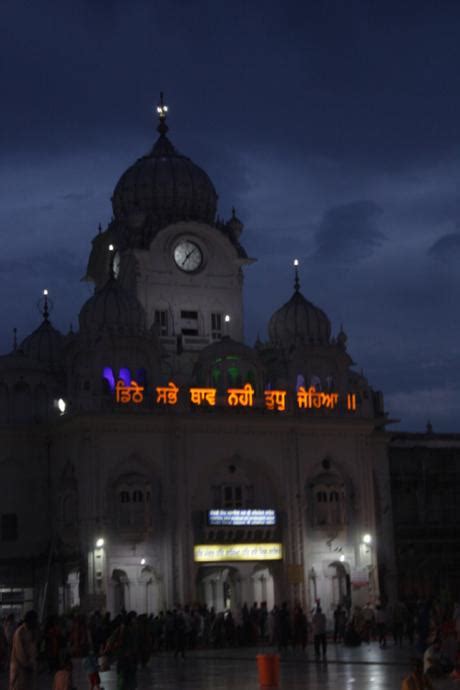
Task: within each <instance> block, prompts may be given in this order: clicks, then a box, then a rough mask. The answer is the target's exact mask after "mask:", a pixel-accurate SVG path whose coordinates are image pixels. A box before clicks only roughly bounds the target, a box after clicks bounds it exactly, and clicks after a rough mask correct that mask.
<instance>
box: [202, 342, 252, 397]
mask: <svg viewBox="0 0 460 690" xmlns="http://www.w3.org/2000/svg"><path fill="white" fill-rule="evenodd" d="M262 369H263V366H262V363H261V361H260V359H259V355H258V353H257V352H256V350H254V349H253V348H252V347H249V346H248V345H245V344H244V343H239V342H237V341H236V340H232V338H230V337H229V336H224V337H223V338H222V340H218V341H216V342H215V343H211V345H208V346H207V347H205V348H204V349H203V350H201V352H200V354H199V356H198V361H197V363H196V365H195V378H196V380H197V382H198V383H199V384H200V385H207V386H215V387H216V388H217V389H218V391H219V392H223V391H225V390H226V388H227V387H232V386H241V385H244V384H245V383H250V384H251V385H252V386H254V388H255V389H256V390H258V389H260V388H261V384H262V379H263V376H262Z"/></svg>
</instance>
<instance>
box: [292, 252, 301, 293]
mask: <svg viewBox="0 0 460 690" xmlns="http://www.w3.org/2000/svg"><path fill="white" fill-rule="evenodd" d="M293 264H294V290H295V291H296V292H299V290H300V280H299V260H298V259H294V262H293Z"/></svg>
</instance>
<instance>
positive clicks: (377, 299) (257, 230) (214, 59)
mask: <svg viewBox="0 0 460 690" xmlns="http://www.w3.org/2000/svg"><path fill="white" fill-rule="evenodd" d="M0 7H1V9H0V51H1V60H0V73H1V80H0V83H1V100H2V106H1V109H0V121H1V138H2V142H1V144H2V154H1V157H0V200H1V203H0V231H1V239H2V254H1V258H0V266H1V273H0V278H1V288H2V289H1V293H0V294H1V296H0V300H1V307H2V331H1V336H0V346H1V350H2V351H8V350H10V349H11V347H12V339H13V338H12V329H13V327H15V326H16V327H17V328H18V331H19V335H18V337H19V339H22V338H24V337H25V336H26V335H27V334H28V333H29V332H30V331H31V330H33V329H34V328H35V327H36V326H37V325H38V324H39V322H40V315H39V313H38V310H37V301H38V299H39V297H40V293H41V290H42V289H43V288H44V287H47V288H48V289H49V290H50V294H51V296H52V299H53V301H54V310H53V313H52V321H53V323H54V325H56V326H57V327H59V328H60V329H61V330H63V331H64V332H67V330H68V328H69V325H70V324H71V323H73V325H74V327H75V326H76V324H77V316H78V311H79V308H80V306H81V304H82V302H83V300H84V299H86V297H87V296H89V294H90V292H91V289H90V287H89V286H88V285H87V284H85V283H81V282H80V278H81V277H82V276H83V274H84V272H85V267H86V260H87V256H88V253H89V249H90V241H91V239H92V238H93V236H94V235H95V234H96V232H97V226H98V224H99V223H102V225H103V226H104V227H105V225H106V224H107V222H108V220H109V219H110V217H111V206H110V197H111V194H112V191H113V188H114V186H115V184H116V182H117V180H118V178H119V177H120V176H121V174H122V172H123V171H124V170H125V169H126V168H127V167H128V166H129V165H130V164H131V163H132V162H134V161H135V160H136V159H137V158H138V157H139V156H141V155H143V154H144V153H146V152H147V151H148V150H149V149H150V147H151V145H152V143H153V141H154V140H155V139H156V136H157V135H156V131H155V127H156V122H155V116H154V110H155V107H156V104H157V101H158V93H159V91H160V90H163V91H164V92H165V101H166V102H167V103H168V105H169V110H170V116H169V119H168V124H169V126H170V132H169V134H170V138H171V140H172V141H173V143H174V144H175V145H176V147H177V148H178V149H179V150H180V151H181V152H182V153H184V154H186V155H188V156H190V157H191V158H192V159H193V160H194V161H195V162H196V163H197V164H198V165H200V166H201V167H203V168H204V169H205V170H206V171H207V172H208V174H209V176H210V177H211V179H212V180H213V182H214V185H215V187H216V189H217V191H218V193H219V214H220V215H221V216H223V217H224V218H228V217H229V216H230V213H231V207H232V205H234V206H235V207H236V211H237V215H238V216H239V217H240V218H241V220H242V221H243V222H244V224H245V229H244V232H243V235H242V242H243V244H244V245H245V247H246V249H247V251H248V253H249V254H250V255H251V256H254V257H256V258H257V259H258V261H257V263H256V264H255V265H253V266H251V267H249V268H248V269H247V271H246V282H245V304H246V337H247V341H248V342H249V343H250V344H252V343H253V342H254V340H255V338H256V336H257V334H258V333H259V334H260V337H261V338H262V339H264V338H266V325H267V322H268V319H269V317H270V315H271V313H272V312H273V311H274V310H275V309H276V308H277V307H279V306H280V305H281V304H283V303H284V302H285V301H286V300H287V299H288V298H289V297H290V295H291V293H292V289H293V275H292V267H291V264H292V259H293V258H294V257H297V258H299V259H300V261H301V288H302V292H303V293H304V295H305V296H306V297H307V298H308V299H310V300H311V301H312V302H314V303H315V304H317V305H318V306H320V307H322V308H323V309H324V310H325V311H326V313H327V314H328V315H329V317H330V319H331V321H332V326H333V332H334V333H336V332H337V331H338V329H339V328H340V324H341V323H343V326H344V329H345V331H346V332H347V334H348V338H349V340H348V346H349V351H350V354H351V355H352V357H353V359H354V361H355V362H356V364H357V368H358V369H361V368H362V369H363V371H364V373H365V375H366V376H367V377H368V378H369V380H370V382H371V384H372V385H373V386H374V387H375V388H377V389H382V390H383V392H384V394H385V399H386V407H387V409H388V411H389V413H390V416H391V417H392V418H401V419H402V423H401V424H400V427H399V428H402V429H405V430H420V431H422V430H423V429H424V427H425V424H426V421H427V420H428V419H430V420H431V422H432V424H433V427H434V430H435V431H457V432H458V431H460V424H459V413H460V390H459V384H460V371H459V367H460V355H459V348H458V341H459V336H460V310H459V309H458V303H459V298H460V275H459V271H458V264H459V259H460V225H459V221H460V185H459V172H460V95H459V94H460V89H459V74H460V39H459V36H460V3H458V2H457V1H452V2H449V1H448V0H443V2H441V3H436V2H432V1H430V2H423V1H420V0H419V1H418V2H405V1H404V0H398V1H397V2H394V3H393V2H390V1H389V0H385V1H381V2H376V1H372V0H363V1H362V2H345V1H344V0H338V1H337V2H332V1H326V0H324V1H321V0H303V1H299V2H288V1H284V2H281V0H279V2H272V1H270V0H257V1H254V2H250V1H249V0H247V2H239V1H238V0H232V2H224V1H223V0H221V1H219V0H209V1H207V2H205V1H204V0H203V1H195V0H172V1H171V0H163V2H155V1H153V0H149V1H148V0H125V1H122V0H120V1H119V2H116V1H115V0H114V1H110V0H86V1H85V0H72V1H71V2H66V1H65V0H64V1H63V0H39V1H38V2H35V3H34V2H31V1H29V2H25V1H24V0H3V1H2V3H1V5H0ZM395 428H398V427H395Z"/></svg>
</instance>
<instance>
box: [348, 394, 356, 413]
mask: <svg viewBox="0 0 460 690" xmlns="http://www.w3.org/2000/svg"><path fill="white" fill-rule="evenodd" d="M347 410H351V411H352V412H354V411H355V410H356V393H347Z"/></svg>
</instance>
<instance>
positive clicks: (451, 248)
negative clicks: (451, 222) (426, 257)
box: [428, 232, 460, 263]
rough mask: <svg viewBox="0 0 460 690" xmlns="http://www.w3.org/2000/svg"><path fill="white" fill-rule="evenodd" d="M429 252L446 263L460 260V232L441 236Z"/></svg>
mask: <svg viewBox="0 0 460 690" xmlns="http://www.w3.org/2000/svg"><path fill="white" fill-rule="evenodd" d="M428 254H430V255H431V256H433V257H434V258H435V259H440V260H441V261H444V262H446V263H450V262H458V260H459V258H460V232H451V233H449V234H447V235H444V236H443V237H440V238H439V240H436V242H434V244H432V245H431V247H430V248H429V250H428Z"/></svg>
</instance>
